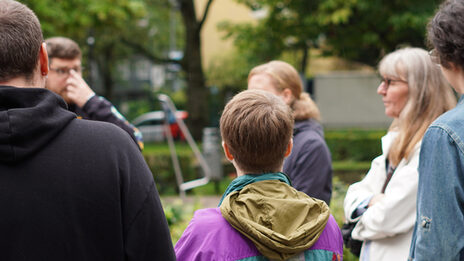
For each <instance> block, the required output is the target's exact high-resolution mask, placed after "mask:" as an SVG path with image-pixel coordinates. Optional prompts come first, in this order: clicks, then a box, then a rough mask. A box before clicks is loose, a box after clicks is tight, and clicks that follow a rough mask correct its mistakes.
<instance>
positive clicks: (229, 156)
mask: <svg viewBox="0 0 464 261" xmlns="http://www.w3.org/2000/svg"><path fill="white" fill-rule="evenodd" d="M222 148H223V149H224V154H226V158H227V159H228V160H229V161H233V160H234V156H233V155H232V154H231V153H230V151H229V146H228V145H227V143H225V142H224V141H222Z"/></svg>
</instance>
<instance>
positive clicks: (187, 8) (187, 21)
mask: <svg viewBox="0 0 464 261" xmlns="http://www.w3.org/2000/svg"><path fill="white" fill-rule="evenodd" d="M180 10H181V13H182V18H183V22H184V25H185V32H186V41H185V43H186V45H185V51H184V58H183V61H182V67H183V69H184V71H185V72H186V76H187V111H188V112H189V117H188V120H187V124H188V126H189V129H190V131H191V133H192V136H193V137H194V138H195V139H197V140H199V139H201V136H202V130H203V128H204V127H205V126H206V125H207V124H208V118H209V112H208V109H209V106H208V89H207V88H206V86H205V76H204V73H203V67H202V61H201V39H200V32H201V30H200V29H201V24H200V23H199V22H198V20H197V17H196V12H195V5H194V3H193V0H181V1H180Z"/></svg>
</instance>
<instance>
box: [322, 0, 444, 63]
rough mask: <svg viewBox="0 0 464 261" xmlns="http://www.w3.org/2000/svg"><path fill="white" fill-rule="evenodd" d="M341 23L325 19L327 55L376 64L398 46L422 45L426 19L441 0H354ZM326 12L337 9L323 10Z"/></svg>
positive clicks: (423, 43) (332, 11) (333, 11)
mask: <svg viewBox="0 0 464 261" xmlns="http://www.w3.org/2000/svg"><path fill="white" fill-rule="evenodd" d="M351 2H352V4H351V6H349V7H348V8H349V10H350V12H351V15H350V16H349V17H348V19H347V20H345V21H343V22H341V23H333V22H328V23H327V24H326V28H327V29H326V30H325V34H326V37H327V42H326V43H327V46H326V48H325V50H326V51H327V53H329V54H335V55H338V56H341V57H344V58H346V59H349V60H355V61H359V62H363V63H366V64H369V65H376V64H377V62H378V60H379V58H380V57H381V56H383V55H384V54H386V53H389V52H391V51H393V50H395V49H396V48H398V47H401V46H415V47H424V45H425V28H426V24H427V22H428V19H430V17H431V16H432V15H433V13H434V10H435V8H436V7H437V6H438V5H439V3H440V2H441V1H437V0H425V1H423V0H409V1H387V0H356V1H351ZM325 11H326V12H327V13H328V14H330V13H335V12H337V11H338V10H337V8H328V9H326V10H325Z"/></svg>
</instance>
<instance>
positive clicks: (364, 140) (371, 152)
mask: <svg viewBox="0 0 464 261" xmlns="http://www.w3.org/2000/svg"><path fill="white" fill-rule="evenodd" d="M385 133H386V130H328V131H326V132H325V140H326V142H327V145H328V146H329V149H330V152H331V153H332V160H333V161H347V160H350V161H371V160H372V159H374V158H375V157H377V156H379V155H380V154H381V153H382V149H381V144H380V139H381V138H382V136H384V135H385Z"/></svg>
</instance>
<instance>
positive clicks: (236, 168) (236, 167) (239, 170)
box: [232, 162, 283, 177]
mask: <svg viewBox="0 0 464 261" xmlns="http://www.w3.org/2000/svg"><path fill="white" fill-rule="evenodd" d="M232 164H233V165H234V167H235V171H236V172H237V177H240V176H243V175H246V174H253V173H250V172H249V171H243V170H242V169H241V168H239V167H238V166H237V164H235V162H232ZM282 170H283V166H281V167H280V169H279V170H278V171H274V172H282Z"/></svg>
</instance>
